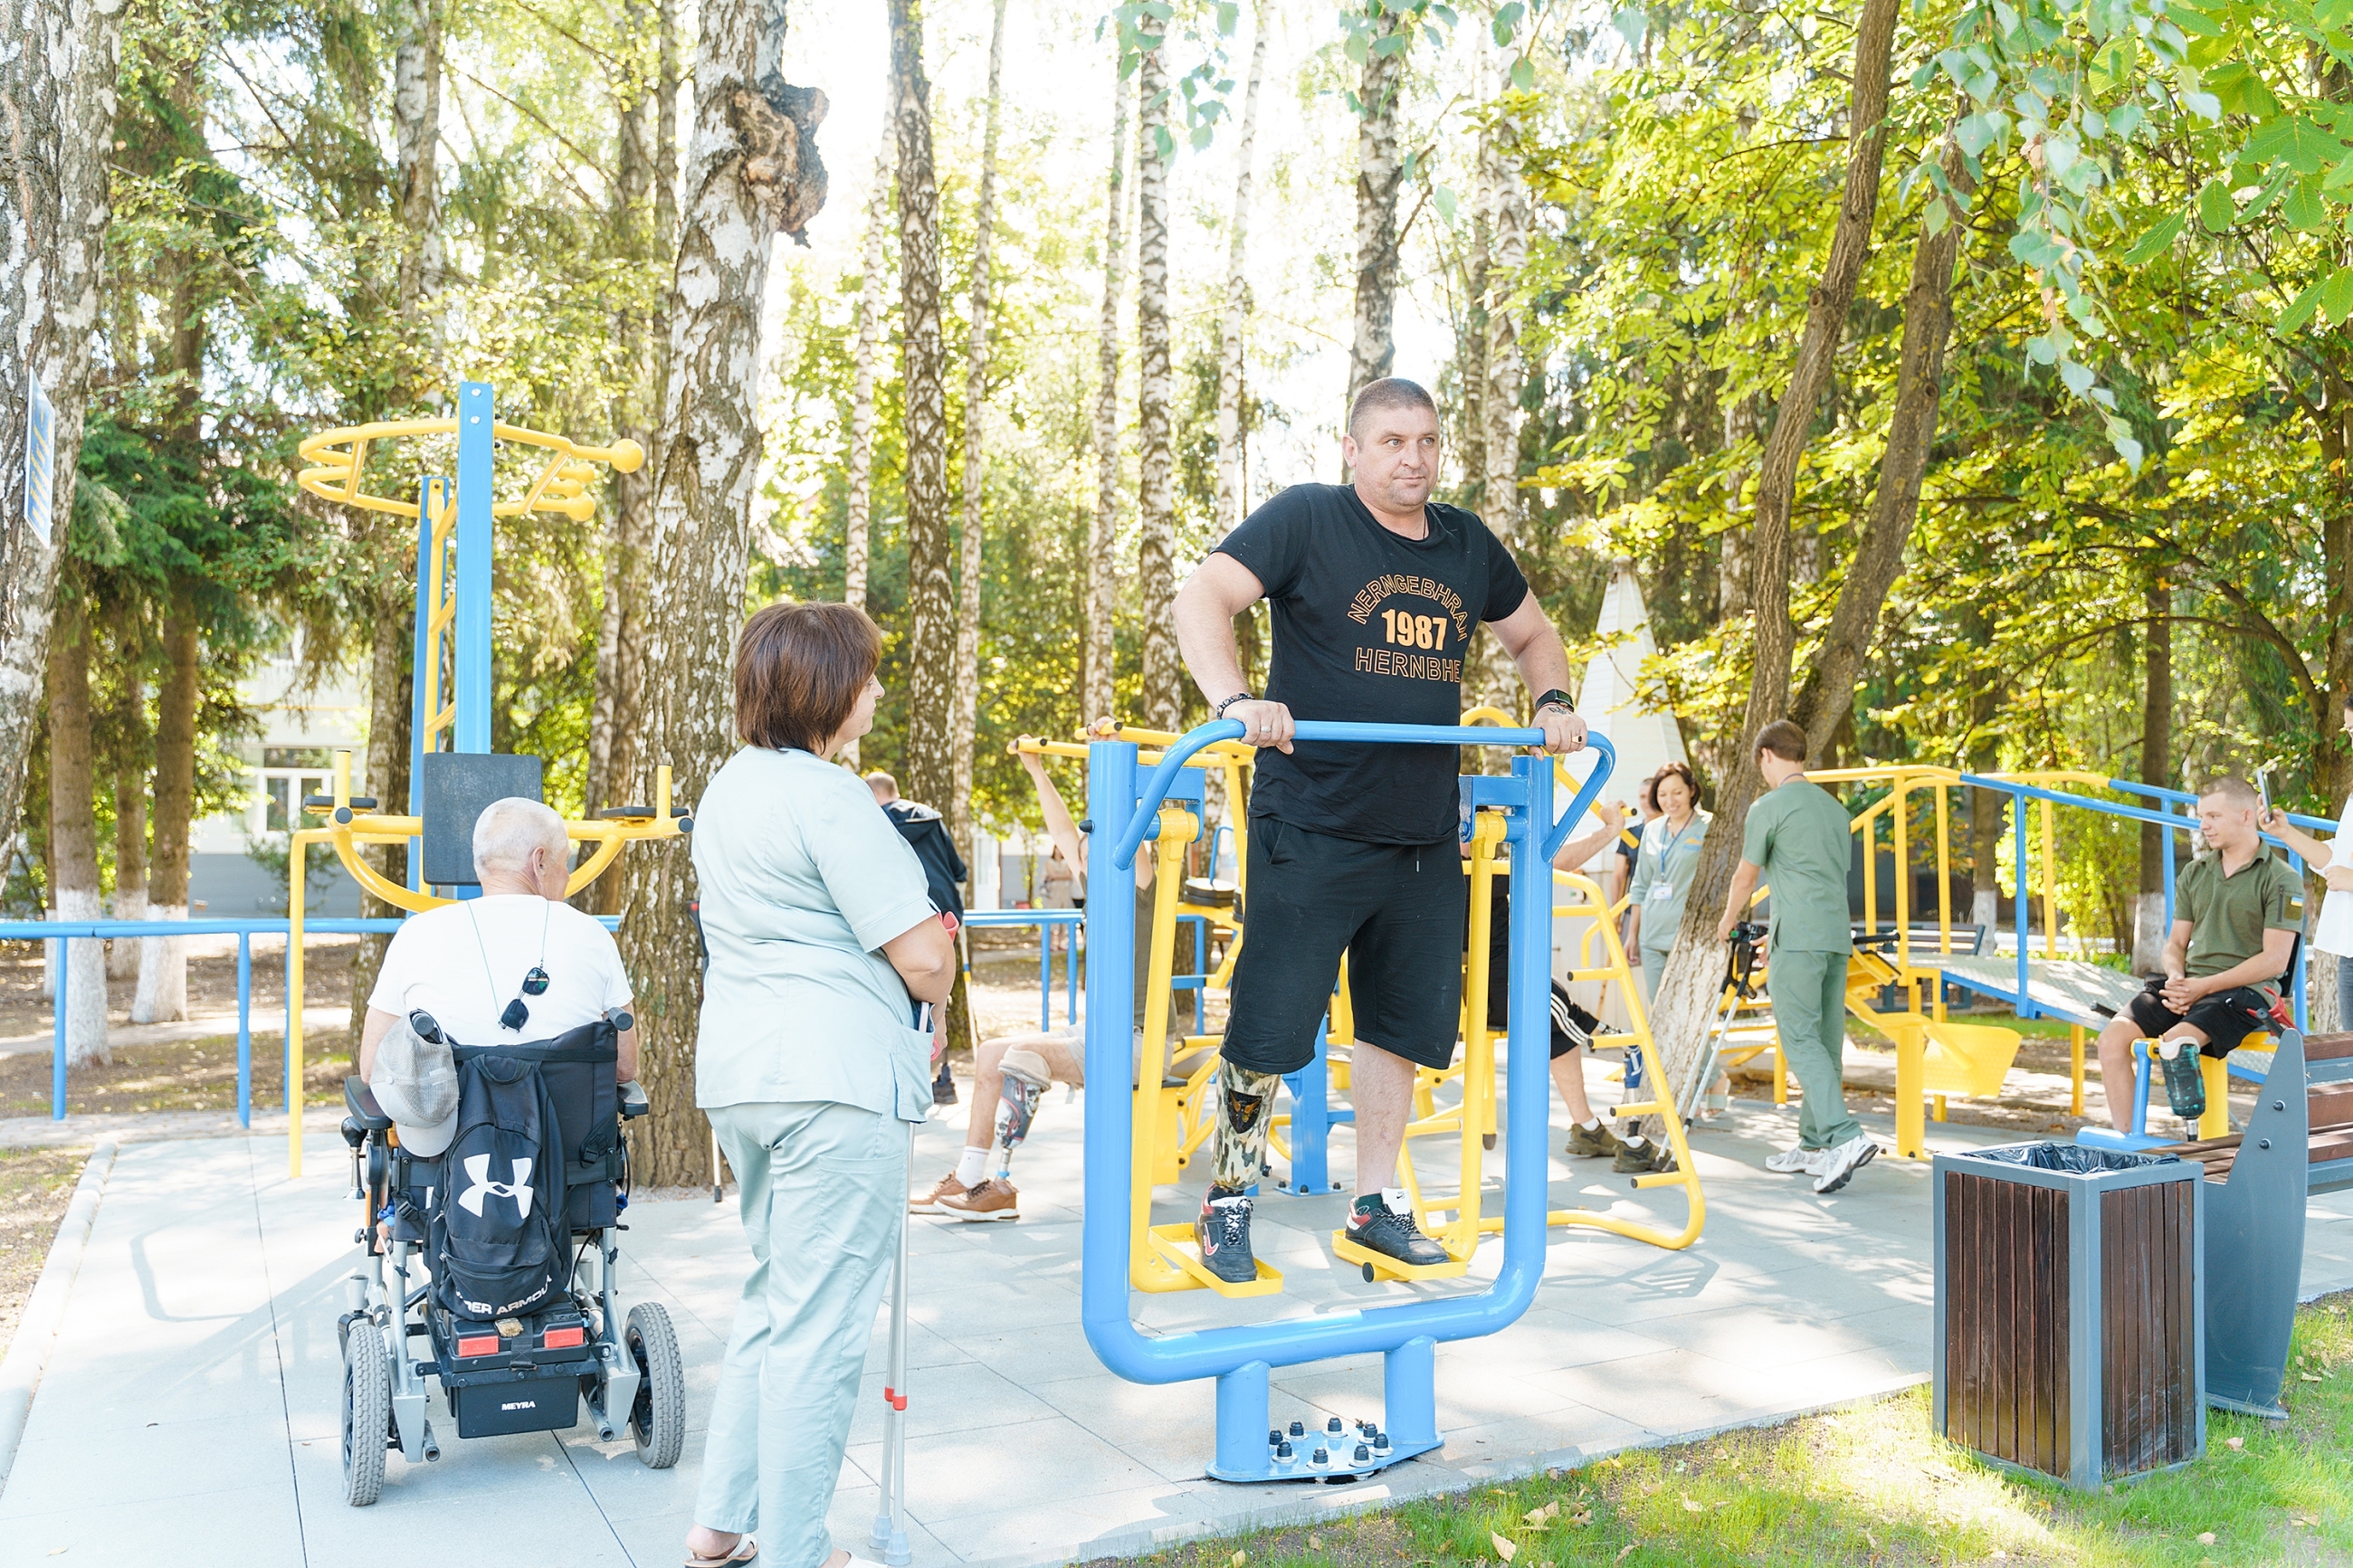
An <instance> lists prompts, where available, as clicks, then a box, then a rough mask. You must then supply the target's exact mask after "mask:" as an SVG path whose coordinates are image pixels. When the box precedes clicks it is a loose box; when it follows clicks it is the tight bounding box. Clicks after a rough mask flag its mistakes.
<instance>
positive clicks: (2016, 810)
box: [2010, 790, 2035, 1018]
mask: <svg viewBox="0 0 2353 1568" xmlns="http://www.w3.org/2000/svg"><path fill="white" fill-rule="evenodd" d="M2010 835H2011V837H2010V842H2011V843H2012V845H2014V846H2015V847H2016V851H2017V853H2016V856H2015V859H2016V862H2017V867H2018V869H2017V872H2016V874H2015V875H2014V876H2012V877H2011V879H2010V880H2011V881H2012V882H2014V883H2016V884H2017V892H2016V894H2015V896H2014V897H2013V898H2012V899H2011V900H2010V914H2011V916H2012V917H2013V918H2014V919H2015V920H2016V921H2017V923H2018V1016H2020V1017H2021V1018H2031V1017H2033V1016H2035V1015H2034V1014H2032V1013H2031V1012H2029V1011H2028V1009H2029V1008H2030V1007H2031V1006H2032V1005H2033V1004H2032V1003H2031V1002H2029V1001H2028V1000H2027V998H2026V941H2027V938H2026V906H2027V904H2028V903H2029V902H2030V901H2031V900H2030V899H2029V898H2028V896H2027V891H2026V879H2027V875H2028V872H2027V863H2026V792H2025V791H2024V790H2020V791H2018V792H2017V793H2015V794H2013V795H2011V796H2010Z"/></svg>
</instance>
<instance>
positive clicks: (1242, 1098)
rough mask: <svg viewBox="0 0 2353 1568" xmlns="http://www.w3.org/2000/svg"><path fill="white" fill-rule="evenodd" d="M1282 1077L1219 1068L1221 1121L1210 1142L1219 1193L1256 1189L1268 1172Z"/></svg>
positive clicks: (1230, 1066)
mask: <svg viewBox="0 0 2353 1568" xmlns="http://www.w3.org/2000/svg"><path fill="white" fill-rule="evenodd" d="M1281 1082H1282V1075H1280V1074H1278V1073H1271V1072H1251V1071H1250V1069H1249V1068H1239V1067H1236V1066H1235V1065H1234V1064H1233V1063H1231V1062H1229V1061H1220V1062H1219V1064H1218V1120H1217V1125H1216V1129H1215V1131H1213V1132H1212V1133H1211V1134H1210V1139H1209V1181H1210V1183H1211V1184H1212V1185H1213V1186H1214V1187H1216V1188H1217V1189H1218V1190H1219V1191H1220V1192H1226V1193H1239V1192H1240V1191H1241V1190H1242V1189H1243V1188H1245V1187H1249V1186H1254V1185H1256V1184H1257V1183H1258V1179H1259V1175H1260V1173H1261V1172H1263V1171H1264V1170H1265V1169H1266V1136H1267V1129H1268V1124H1269V1123H1270V1122H1271V1121H1273V1119H1274V1091H1275V1087H1276V1086H1277V1085H1278V1084H1280V1083H1281Z"/></svg>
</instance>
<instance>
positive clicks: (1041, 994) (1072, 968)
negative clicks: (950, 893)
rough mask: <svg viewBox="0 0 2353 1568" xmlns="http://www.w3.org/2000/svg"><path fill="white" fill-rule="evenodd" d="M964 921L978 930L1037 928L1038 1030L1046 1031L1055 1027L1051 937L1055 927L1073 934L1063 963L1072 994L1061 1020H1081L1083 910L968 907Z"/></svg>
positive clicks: (1070, 1022)
mask: <svg viewBox="0 0 2353 1568" xmlns="http://www.w3.org/2000/svg"><path fill="white" fill-rule="evenodd" d="M964 923H965V925H967V926H970V927H972V928H973V929H974V930H976V931H1006V930H1017V931H1018V930H1019V929H1020V928H1021V927H1023V926H1036V927H1037V928H1038V1030H1039V1033H1040V1034H1043V1033H1044V1032H1045V1031H1047V1030H1048V1029H1050V1028H1052V1027H1053V1026H1054V944H1053V942H1051V941H1050V940H1049V938H1050V936H1051V934H1052V933H1053V932H1054V931H1056V930H1058V929H1059V930H1062V931H1069V932H1070V933H1071V942H1070V950H1071V951H1070V959H1069V962H1068V963H1065V964H1064V965H1063V972H1064V974H1063V977H1064V979H1065V980H1067V981H1068V982H1069V986H1070V994H1069V995H1068V997H1067V998H1066V999H1065V1001H1064V1003H1063V1006H1062V1021H1063V1022H1064V1023H1066V1024H1075V1023H1077V1022H1078V1021H1079V933H1080V932H1082V931H1084V930H1086V925H1087V911H1086V910H966V911H965V917H964Z"/></svg>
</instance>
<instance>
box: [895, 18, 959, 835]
mask: <svg viewBox="0 0 2353 1568" xmlns="http://www.w3.org/2000/svg"><path fill="white" fill-rule="evenodd" d="M891 73H892V81H893V82H894V83H895V84H896V86H897V88H898V93H897V96H896V98H895V100H893V103H892V133H893V135H894V136H895V138H896V140H897V142H898V160H899V315H900V321H901V323H902V326H901V339H900V342H901V348H900V354H901V360H900V370H899V374H900V382H901V385H902V394H901V396H902V403H903V405H904V407H905V420H906V453H907V458H906V480H905V484H906V502H907V518H906V533H907V620H908V632H907V669H908V676H907V753H906V774H907V778H906V788H907V794H908V795H910V796H911V797H912V798H913V799H915V800H919V801H922V802H923V803H924V804H925V805H931V806H933V807H934V809H938V808H944V806H945V805H947V803H948V797H949V794H950V792H951V791H952V790H953V789H954V788H955V763H954V762H953V760H952V759H953V749H952V741H951V734H950V731H951V728H952V726H953V724H954V714H955V578H954V576H953V574H952V568H951V561H950V553H949V549H948V486H947V462H946V453H947V423H948V420H947V353H946V348H945V344H944V339H943V336H942V330H941V325H940V192H939V183H938V180H937V177H936V176H935V174H934V171H933V164H932V107H931V95H932V84H931V79H929V78H928V77H926V76H925V75H924V74H923V12H922V8H921V5H920V4H919V0H891Z"/></svg>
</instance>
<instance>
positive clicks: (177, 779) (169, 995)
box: [53, 583, 204, 1024]
mask: <svg viewBox="0 0 2353 1568" xmlns="http://www.w3.org/2000/svg"><path fill="white" fill-rule="evenodd" d="M203 646H204V645H203V637H202V635H201V632H200V629H199V620H198V615H197V609H196V598H195V592H194V590H193V589H192V588H191V587H190V586H189V585H188V584H185V583H183V584H180V585H179V586H178V587H176V588H175V589H174V591H173V594H172V602H171V607H170V609H169V610H168V611H167V612H166V614H165V617H164V684H163V686H162V688H161V689H158V690H157V691H156V693H155V826H154V835H155V857H154V860H153V864H152V865H151V867H150V868H149V872H150V874H149V877H148V884H147V897H148V900H149V902H148V906H147V914H148V918H149V919H150V920H159V921H178V920H185V919H187V918H188V826H189V819H190V817H191V816H192V815H193V814H194V811H195V799H196V699H197V695H198V693H199V691H200V689H201V688H202V679H201V678H202V675H203V668H204V666H203V658H204V654H203ZM53 787H54V786H53ZM186 949H187V939H186V938H185V937H176V936H146V937H141V938H140V939H139V989H138V992H137V994H135V995H133V996H132V1002H131V1021H132V1023H134V1024H166V1023H172V1022H174V1021H176V1020H178V1019H181V1018H185V1017H186V1016H188V963H187V952H186Z"/></svg>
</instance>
